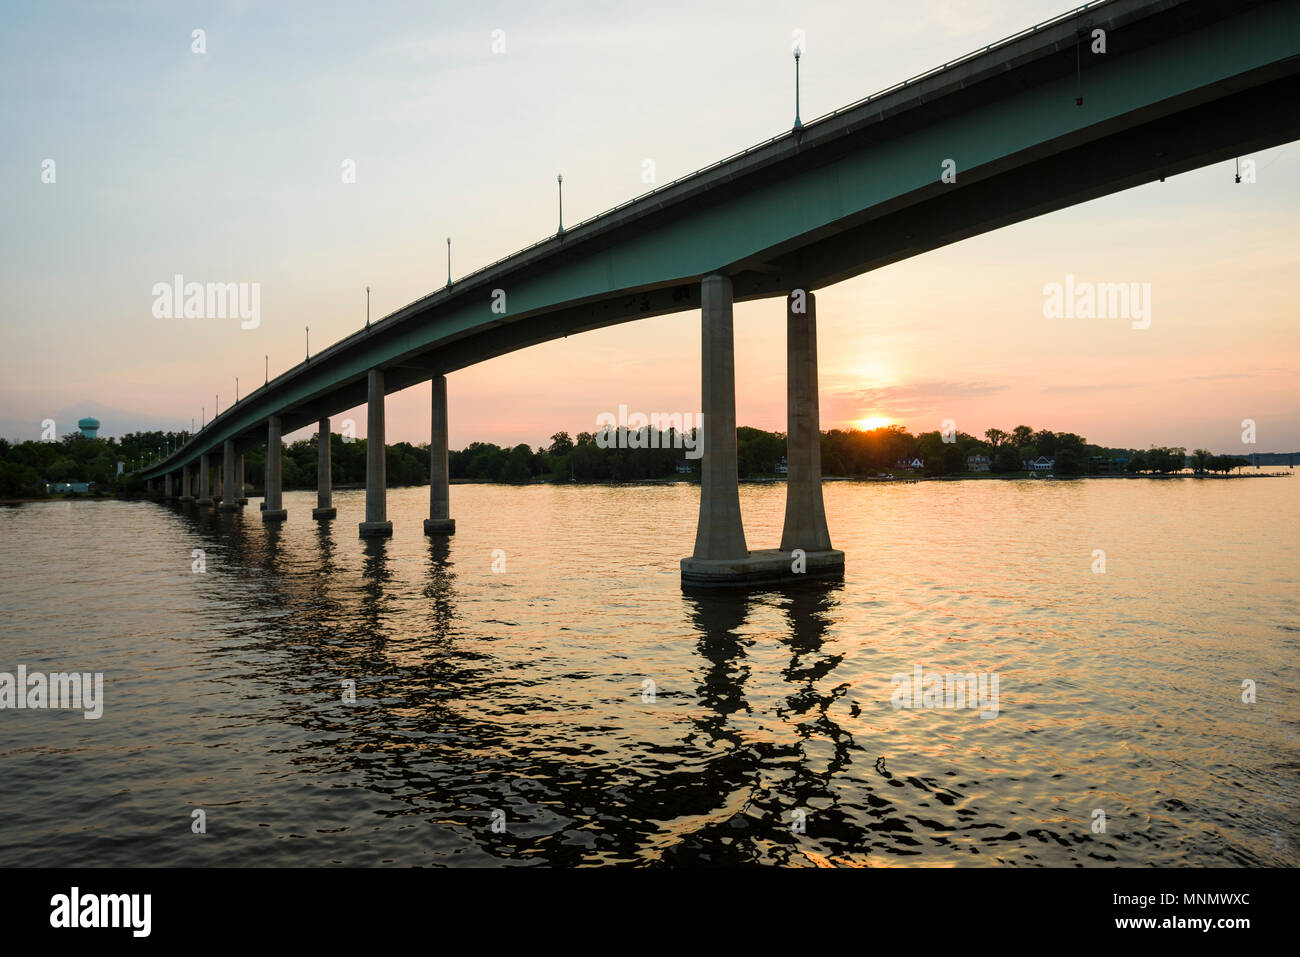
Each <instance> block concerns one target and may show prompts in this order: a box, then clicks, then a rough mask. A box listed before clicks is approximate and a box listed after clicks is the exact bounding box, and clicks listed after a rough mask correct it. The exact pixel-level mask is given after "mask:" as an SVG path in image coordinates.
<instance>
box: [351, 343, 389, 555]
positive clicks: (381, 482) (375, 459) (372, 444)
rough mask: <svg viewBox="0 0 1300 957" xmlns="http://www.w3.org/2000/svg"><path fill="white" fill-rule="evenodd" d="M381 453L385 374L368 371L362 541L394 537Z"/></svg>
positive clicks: (383, 450) (386, 476) (383, 461)
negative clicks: (389, 519) (389, 515)
mask: <svg viewBox="0 0 1300 957" xmlns="http://www.w3.org/2000/svg"><path fill="white" fill-rule="evenodd" d="M385 454H386V453H385V449H384V371H383V370H382V369H371V370H370V376H369V381H368V383H367V393H366V520H365V521H364V522H362V523H361V524H360V525H359V526H358V530H359V531H360V533H361V537H362V538H383V537H385V536H388V535H392V534H393V523H392V522H390V521H388V499H387V494H388V493H387V488H386V486H387V479H388V464H387V461H386V458H385Z"/></svg>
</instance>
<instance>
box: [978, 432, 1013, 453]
mask: <svg viewBox="0 0 1300 957" xmlns="http://www.w3.org/2000/svg"><path fill="white" fill-rule="evenodd" d="M984 438H986V439H988V440H989V445H990V446H992V447H993V448H995V449H996V448H997V447H998V446H1000V445H1001V444H1002V443H1003V442H1005V441H1006V440H1007V439H1008V438H1010V436H1008V435H1007V433H1005V432H1003V431H1002V430H1001V429H989V430H987V431H986V432H985V433H984Z"/></svg>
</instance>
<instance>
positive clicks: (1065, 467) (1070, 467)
mask: <svg viewBox="0 0 1300 957" xmlns="http://www.w3.org/2000/svg"><path fill="white" fill-rule="evenodd" d="M1052 470H1053V471H1054V472H1055V474H1057V475H1078V474H1079V453H1077V452H1076V451H1075V450H1074V449H1062V450H1061V451H1060V452H1058V453H1057V455H1056V461H1055V462H1053V463H1052Z"/></svg>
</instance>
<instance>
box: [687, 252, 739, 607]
mask: <svg viewBox="0 0 1300 957" xmlns="http://www.w3.org/2000/svg"><path fill="white" fill-rule="evenodd" d="M731 296H732V293H731V279H729V278H728V277H727V276H718V275H713V276H707V277H705V279H704V281H703V282H702V283H701V284H700V326H701V336H702V338H701V347H702V348H701V360H702V361H701V365H702V379H701V387H700V395H701V432H702V435H701V436H700V448H701V450H702V453H703V454H702V456H701V460H700V517H699V522H698V524H697V526H696V532H695V553H694V554H693V555H692V556H691V557H690V558H683V559H682V562H681V568H682V585H683V586H686V585H700V584H712V583H713V580H714V579H715V578H719V577H720V578H721V579H723V580H724V581H725V580H728V579H730V578H733V577H735V576H736V575H737V574H740V573H741V572H742V570H743V568H744V567H745V566H746V564H747V563H748V560H749V550H748V548H746V546H745V527H744V525H743V524H742V523H741V520H740V487H739V484H738V480H737V471H736V355H735V337H734V333H733V329H732V309H731V306H732V302H731Z"/></svg>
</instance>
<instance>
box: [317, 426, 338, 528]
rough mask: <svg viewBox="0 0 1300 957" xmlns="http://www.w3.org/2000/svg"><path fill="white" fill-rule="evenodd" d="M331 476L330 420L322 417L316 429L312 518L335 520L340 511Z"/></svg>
mask: <svg viewBox="0 0 1300 957" xmlns="http://www.w3.org/2000/svg"><path fill="white" fill-rule="evenodd" d="M331 482H332V479H331V476H330V420H329V416H327V415H326V416H321V420H320V424H319V426H318V427H317V429H316V507H315V508H313V509H312V510H311V517H312V518H334V517H335V516H336V515H338V513H339V510H338V509H336V508H335V507H334V502H333V500H334V488H333V485H332V484H331Z"/></svg>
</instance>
